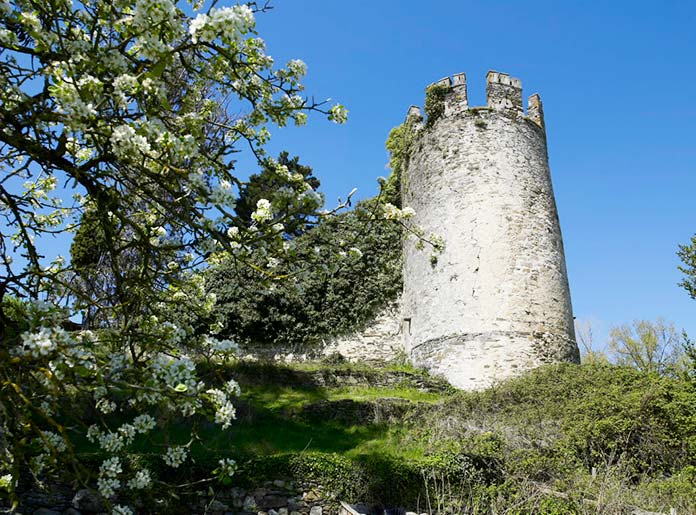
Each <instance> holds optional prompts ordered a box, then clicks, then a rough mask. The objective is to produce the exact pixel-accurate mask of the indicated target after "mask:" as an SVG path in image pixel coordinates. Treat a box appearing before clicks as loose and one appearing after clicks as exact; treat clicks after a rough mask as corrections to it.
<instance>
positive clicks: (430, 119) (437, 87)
mask: <svg viewBox="0 0 696 515" xmlns="http://www.w3.org/2000/svg"><path fill="white" fill-rule="evenodd" d="M448 92H449V87H448V86H444V85H442V84H433V85H432V86H430V87H429V88H428V89H426V90H425V106H424V109H425V114H426V116H427V120H426V122H425V126H426V128H428V127H432V126H433V125H434V124H435V122H436V121H438V120H439V119H440V118H441V117H442V115H443V114H445V96H447V93H448Z"/></svg>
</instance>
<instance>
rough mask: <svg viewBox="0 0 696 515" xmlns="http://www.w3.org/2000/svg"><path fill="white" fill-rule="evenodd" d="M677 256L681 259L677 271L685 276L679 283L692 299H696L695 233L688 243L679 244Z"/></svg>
mask: <svg viewBox="0 0 696 515" xmlns="http://www.w3.org/2000/svg"><path fill="white" fill-rule="evenodd" d="M677 256H679V259H681V261H682V263H683V266H679V267H678V268H679V271H680V272H683V273H684V275H685V277H684V278H683V279H682V281H681V282H680V283H679V286H681V287H682V288H684V289H685V290H686V291H687V293H688V294H689V296H690V297H691V298H692V299H696V235H694V236H692V237H691V242H690V243H689V244H688V245H679V250H678V251H677Z"/></svg>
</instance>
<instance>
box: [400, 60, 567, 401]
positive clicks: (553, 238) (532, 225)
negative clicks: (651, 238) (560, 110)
mask: <svg viewBox="0 0 696 515" xmlns="http://www.w3.org/2000/svg"><path fill="white" fill-rule="evenodd" d="M426 91H427V92H428V94H429V96H430V97H431V98H430V99H428V100H426V106H429V105H430V106H432V107H431V109H429V111H430V112H431V113H435V114H431V119H430V120H428V122H427V123H426V124H423V118H422V116H421V114H420V110H419V109H418V108H415V107H412V108H411V109H409V114H408V116H407V123H408V124H409V126H410V127H411V129H412V130H413V131H414V135H413V136H414V142H413V144H412V146H411V150H410V154H409V158H408V160H407V163H406V164H405V166H404V167H403V170H402V178H401V184H402V204H403V207H412V208H413V209H414V210H415V213H416V214H415V216H414V219H413V220H414V222H415V224H416V225H418V226H419V227H420V228H422V229H423V230H424V231H425V234H426V235H428V234H435V235H438V236H440V237H442V238H444V241H445V246H444V250H443V252H442V253H441V254H440V255H438V256H437V260H435V259H431V256H430V254H429V253H428V252H426V251H423V250H418V249H417V248H416V247H417V245H416V241H415V240H414V239H413V238H410V239H407V240H406V241H405V242H404V294H403V317H404V327H403V333H404V344H405V350H406V352H407V354H408V355H409V356H410V357H411V360H412V361H413V363H414V364H415V365H417V366H421V367H424V368H427V369H429V370H430V371H431V372H433V373H436V374H442V375H444V376H445V377H446V378H447V379H448V380H449V381H450V382H451V383H452V384H453V385H455V386H457V387H459V388H463V389H479V388H485V387H486V386H489V385H490V384H491V383H493V382H494V381H497V380H499V379H504V378H506V377H509V376H512V375H515V374H517V373H520V372H522V371H525V370H529V369H531V368H534V367H536V366H538V365H540V364H542V363H548V362H560V361H571V362H578V361H579V353H578V348H577V344H576V342H575V332H574V329H573V313H572V307H571V302H570V291H569V288H568V277H567V273H566V265H565V256H564V253H563V240H562V238H561V228H560V225H559V222H558V213H557V211H556V203H555V200H554V195H553V188H552V186H551V175H550V170H549V164H548V156H547V149H546V133H545V128H544V116H543V111H542V106H541V100H540V98H539V95H536V94H535V95H532V96H531V97H530V98H529V103H528V108H527V114H526V115H525V113H524V109H523V106H522V85H521V83H520V81H519V80H518V79H514V78H511V77H510V76H508V75H506V74H503V73H498V72H489V73H488V76H487V88H486V96H487V104H488V105H487V106H486V107H469V106H468V101H467V92H466V77H465V75H464V74H463V73H462V74H458V75H455V76H454V77H453V78H452V79H450V78H446V79H442V80H441V81H439V82H437V83H436V84H434V85H431V86H430V87H429V88H428V89H427V90H426ZM426 108H427V107H426ZM436 116H437V119H435V118H436Z"/></svg>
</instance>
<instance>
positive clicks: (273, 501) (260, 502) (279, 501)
mask: <svg viewBox="0 0 696 515" xmlns="http://www.w3.org/2000/svg"><path fill="white" fill-rule="evenodd" d="M256 505H257V506H258V507H259V508H262V509H264V510H267V509H270V508H282V507H284V506H287V505H288V498H287V497H283V496H281V495H266V496H264V497H261V498H258V497H257V498H256Z"/></svg>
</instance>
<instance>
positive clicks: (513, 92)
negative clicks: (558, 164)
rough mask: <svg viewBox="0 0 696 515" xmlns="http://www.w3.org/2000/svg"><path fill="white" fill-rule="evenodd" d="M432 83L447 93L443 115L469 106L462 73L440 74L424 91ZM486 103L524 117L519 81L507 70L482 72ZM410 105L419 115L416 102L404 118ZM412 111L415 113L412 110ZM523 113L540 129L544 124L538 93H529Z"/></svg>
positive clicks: (409, 114) (515, 116)
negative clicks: (444, 75) (447, 75)
mask: <svg viewBox="0 0 696 515" xmlns="http://www.w3.org/2000/svg"><path fill="white" fill-rule="evenodd" d="M433 87H437V88H447V93H446V94H445V95H444V100H443V102H444V110H443V115H444V116H446V117H448V116H454V115H457V114H460V113H463V112H466V111H467V110H469V100H468V96H467V85H466V74H465V73H457V74H455V75H453V76H452V77H444V78H442V79H440V80H439V81H437V82H433V83H432V84H430V85H429V86H428V87H427V88H426V92H427V91H428V90H429V89H430V88H433ZM486 107H487V108H488V109H491V110H493V111H497V112H500V113H502V114H505V115H507V116H510V117H513V118H517V117H524V116H525V113H524V106H523V104H522V81H521V80H520V79H516V78H514V77H510V75H508V74H507V73H501V72H496V71H489V72H488V73H487V74H486ZM414 109H416V110H417V111H418V115H419V116H420V117H421V119H422V115H421V114H420V109H418V108H417V107H416V106H411V108H410V109H409V112H408V115H407V118H408V117H410V116H411V115H412V110H414ZM413 112H414V113H415V111H413ZM526 116H527V118H528V119H529V120H531V121H533V122H534V123H535V124H536V125H538V126H539V127H541V128H542V129H543V128H544V112H543V109H542V105H541V97H540V96H539V94H538V93H534V94H533V95H532V96H531V97H529V101H528V104H527V115H526Z"/></svg>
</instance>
